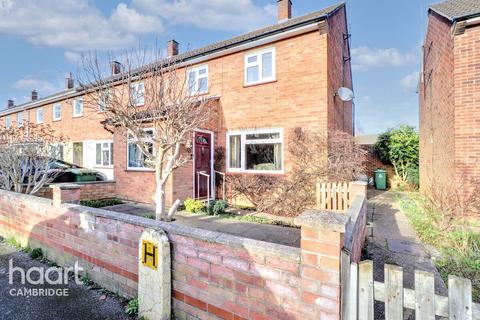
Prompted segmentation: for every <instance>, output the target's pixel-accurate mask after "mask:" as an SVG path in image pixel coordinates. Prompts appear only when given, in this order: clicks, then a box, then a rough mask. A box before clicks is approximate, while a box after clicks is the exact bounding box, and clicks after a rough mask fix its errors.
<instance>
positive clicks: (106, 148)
mask: <svg viewBox="0 0 480 320" xmlns="http://www.w3.org/2000/svg"><path fill="white" fill-rule="evenodd" d="M95 164H96V165H97V166H103V167H107V166H111V165H113V142H100V143H97V144H96V154H95Z"/></svg>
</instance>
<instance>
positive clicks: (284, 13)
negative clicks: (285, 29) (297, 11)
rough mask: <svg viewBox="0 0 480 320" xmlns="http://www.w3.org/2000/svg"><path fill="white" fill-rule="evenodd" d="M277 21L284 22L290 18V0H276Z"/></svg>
mask: <svg viewBox="0 0 480 320" xmlns="http://www.w3.org/2000/svg"><path fill="white" fill-rule="evenodd" d="M277 5H278V22H279V23H280V22H285V21H287V20H288V19H291V18H292V1H291V0H278V3H277Z"/></svg>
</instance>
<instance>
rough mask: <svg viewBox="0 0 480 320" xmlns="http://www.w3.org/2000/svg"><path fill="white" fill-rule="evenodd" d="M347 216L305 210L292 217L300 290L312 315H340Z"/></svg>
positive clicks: (328, 317) (330, 316) (319, 317)
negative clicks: (298, 233) (297, 244)
mask: <svg viewBox="0 0 480 320" xmlns="http://www.w3.org/2000/svg"><path fill="white" fill-rule="evenodd" d="M349 221H350V217H349V216H347V215H345V214H341V213H335V212H330V211H320V210H307V211H305V212H304V213H303V214H301V215H300V216H298V217H297V218H296V219H295V224H296V225H298V226H301V228H302V230H301V265H300V268H301V278H302V282H301V294H302V300H303V301H304V302H310V303H311V304H313V307H314V309H315V313H316V314H315V315H312V318H314V319H324V318H325V319H340V318H341V294H340V288H341V281H340V280H341V274H340V270H341V252H342V248H343V244H344V235H345V232H346V226H347V224H348V223H349Z"/></svg>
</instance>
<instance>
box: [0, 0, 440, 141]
mask: <svg viewBox="0 0 480 320" xmlns="http://www.w3.org/2000/svg"><path fill="white" fill-rule="evenodd" d="M338 2H339V1H335V0H312V1H306V0H293V5H294V10H293V14H294V15H295V16H298V15H303V14H306V13H309V12H311V11H316V10H319V9H321V8H323V7H325V6H328V5H330V4H334V3H338ZM432 2H434V1H431V0H406V1H399V0H348V1H347V10H348V17H349V24H350V32H351V34H352V38H351V47H352V63H353V77H354V78H353V80H354V90H355V96H356V99H355V104H356V123H357V132H358V133H376V132H381V131H384V130H385V129H387V128H388V127H393V126H396V125H398V124H401V123H406V124H411V125H415V126H417V125H418V102H417V100H418V97H417V94H416V81H417V79H418V70H419V68H420V57H421V50H420V48H421V42H422V41H421V40H422V36H423V33H424V26H425V23H426V15H427V12H426V11H427V7H428V4H430V3H432ZM46 17H47V18H46ZM275 21H276V0H223V1H221V0H215V1H204V0H181V1H179V0H175V1H174V0H123V1H111V0H97V1H89V0H62V1H61V5H59V1H57V0H0V108H3V106H4V104H5V101H6V100H7V99H9V98H13V99H14V100H15V102H16V103H22V102H26V101H27V100H28V97H29V95H30V93H29V92H30V91H31V90H32V89H37V90H38V91H39V95H40V96H45V95H48V94H51V93H54V92H56V91H60V90H62V89H63V86H64V78H65V76H66V75H67V74H68V73H69V72H70V71H72V72H74V73H75V72H76V71H77V62H78V58H79V55H80V53H81V52H84V51H88V50H93V49H98V50H99V51H102V50H109V49H116V50H122V49H129V48H134V47H142V48H153V47H154V46H155V43H158V44H159V45H163V44H164V43H166V41H167V40H168V39H171V38H175V39H176V40H177V41H179V42H180V43H181V50H187V49H193V48H197V47H200V46H203V45H206V44H209V43H212V42H215V41H218V40H223V39H225V38H229V37H232V36H235V35H238V34H242V33H244V32H246V31H250V30H253V29H256V28H258V27H262V26H266V25H268V24H273V23H275Z"/></svg>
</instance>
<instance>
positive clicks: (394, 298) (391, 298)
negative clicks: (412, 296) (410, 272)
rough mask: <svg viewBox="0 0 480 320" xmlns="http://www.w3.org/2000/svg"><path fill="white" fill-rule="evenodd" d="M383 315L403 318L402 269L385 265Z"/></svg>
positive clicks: (390, 318) (391, 318) (393, 319)
mask: <svg viewBox="0 0 480 320" xmlns="http://www.w3.org/2000/svg"><path fill="white" fill-rule="evenodd" d="M385 317H386V319H388V320H403V269H402V268H401V267H397V266H393V265H389V264H386V265H385Z"/></svg>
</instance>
